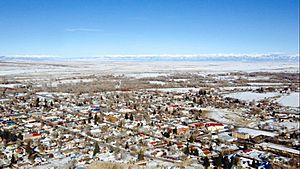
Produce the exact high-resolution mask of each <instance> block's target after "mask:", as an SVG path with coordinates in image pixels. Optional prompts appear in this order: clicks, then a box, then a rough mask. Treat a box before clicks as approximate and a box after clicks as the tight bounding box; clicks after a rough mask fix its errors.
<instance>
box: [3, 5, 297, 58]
mask: <svg viewBox="0 0 300 169" xmlns="http://www.w3.org/2000/svg"><path fill="white" fill-rule="evenodd" d="M273 52H280V53H286V54H298V53H299V1H298V0H0V55H53V56H68V57H78V56H80V57H89V56H101V55H114V54H127V55H128V54H129V55H130V54H135V55H136V54H199V53H273Z"/></svg>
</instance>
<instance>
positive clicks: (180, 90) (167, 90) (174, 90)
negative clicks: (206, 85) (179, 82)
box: [147, 87, 199, 93]
mask: <svg viewBox="0 0 300 169" xmlns="http://www.w3.org/2000/svg"><path fill="white" fill-rule="evenodd" d="M147 90H152V91H156V90H157V91H161V92H177V93H186V92H189V91H199V88H193V87H186V88H184V87H183V88H154V89H147Z"/></svg>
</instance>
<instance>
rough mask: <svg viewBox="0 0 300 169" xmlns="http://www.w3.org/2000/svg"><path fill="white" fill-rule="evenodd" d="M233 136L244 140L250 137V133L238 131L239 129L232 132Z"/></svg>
mask: <svg viewBox="0 0 300 169" xmlns="http://www.w3.org/2000/svg"><path fill="white" fill-rule="evenodd" d="M232 136H233V138H236V139H242V140H246V139H249V138H250V136H249V134H248V133H245V132H238V131H235V132H232Z"/></svg>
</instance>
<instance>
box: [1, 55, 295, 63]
mask: <svg viewBox="0 0 300 169" xmlns="http://www.w3.org/2000/svg"><path fill="white" fill-rule="evenodd" d="M70 60H72V61H81V60H87V61H88V60H98V61H131V62H159V61H245V62H247V61H249V62H262V61H263V62H266V61H269V62H272V61H288V62H299V55H284V54H193V55H178V54H176V55H168V54H165V55H106V56H99V57H98V56H97V57H58V56H43V55H33V56H31V55H24V56H0V61H70Z"/></svg>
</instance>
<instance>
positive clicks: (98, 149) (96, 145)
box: [93, 142, 100, 156]
mask: <svg viewBox="0 0 300 169" xmlns="http://www.w3.org/2000/svg"><path fill="white" fill-rule="evenodd" d="M99 152H100V148H99V145H98V143H97V142H96V143H95V147H94V151H93V156H95V155H96V154H98V153H99Z"/></svg>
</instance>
